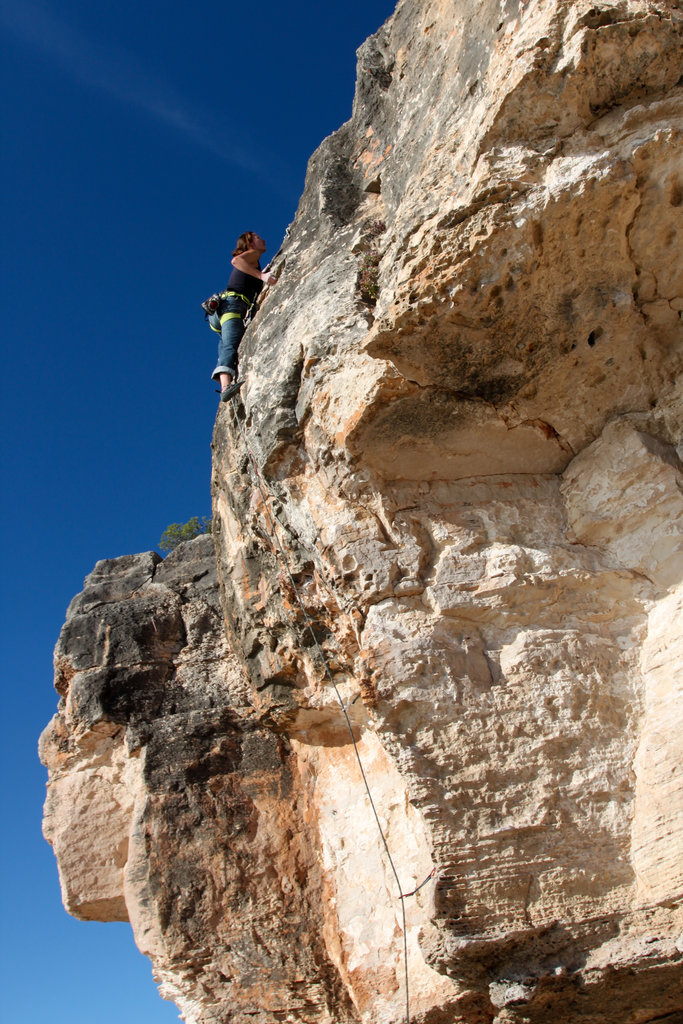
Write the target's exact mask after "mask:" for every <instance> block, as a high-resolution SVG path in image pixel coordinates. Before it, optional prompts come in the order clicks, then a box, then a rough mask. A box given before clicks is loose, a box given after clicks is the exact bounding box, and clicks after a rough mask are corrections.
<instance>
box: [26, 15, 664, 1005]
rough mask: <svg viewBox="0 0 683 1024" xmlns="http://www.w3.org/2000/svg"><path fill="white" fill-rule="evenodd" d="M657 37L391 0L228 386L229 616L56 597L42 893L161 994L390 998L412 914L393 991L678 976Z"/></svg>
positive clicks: (582, 993)
mask: <svg viewBox="0 0 683 1024" xmlns="http://www.w3.org/2000/svg"><path fill="white" fill-rule="evenodd" d="M682 40H683V12H681V10H680V5H679V4H678V3H674V2H668V0H667V2H664V3H659V4H656V5H653V4H651V3H649V2H647V0H606V2H605V3H603V4H602V5H601V6H600V7H599V8H596V7H594V6H592V5H591V4H589V3H587V2H583V0H540V2H538V3H534V4H516V3H508V4H505V5H503V6H501V5H500V4H498V3H497V2H496V3H494V2H493V0H483V2H482V3H480V4H477V5H472V4H465V3H464V2H462V0H432V2H428V0H421V2H414V0H401V2H400V3H399V5H398V7H397V9H396V12H395V14H394V16H393V18H392V19H390V20H389V21H388V22H387V23H386V25H385V26H383V28H382V29H380V31H379V32H378V33H377V34H376V35H375V36H374V37H372V38H371V39H370V40H368V41H367V43H366V44H364V46H363V47H361V49H360V50H359V53H358V85H357V91H356V99H355V102H354V111H353V117H352V119H351V121H350V122H349V123H348V124H346V125H344V126H343V127H342V128H341V129H340V130H339V131H338V132H337V133H335V135H333V136H331V137H330V138H329V139H327V140H325V142H324V143H323V144H322V146H321V147H320V148H319V150H318V151H317V152H316V153H315V154H314V155H313V157H312V158H311V161H310V164H309V171H308V176H307V183H306V188H305V191H304V194H303V196H302V199H301V203H300V206H299V210H298V213H297V217H296V219H295V221H294V223H293V225H292V226H291V229H290V231H289V233H288V238H287V240H286V242H285V244H284V245H283V248H282V250H281V252H280V253H279V254H278V255H277V257H276V259H275V261H274V264H275V267H276V269H281V270H282V271H283V273H282V277H281V279H280V281H279V283H278V285H277V286H276V287H274V288H272V289H271V290H270V292H269V294H267V295H266V297H265V299H264V301H263V303H262V308H261V310H260V312H259V315H258V318H257V319H256V321H255V322H254V325H253V326H252V327H250V328H249V330H248V332H247V334H246V335H245V339H244V341H243V343H242V348H241V350H240V358H241V365H242V368H243V371H244V373H245V375H246V380H247V383H246V385H245V387H244V388H243V389H242V392H241V401H240V403H238V404H237V405H236V410H237V411H236V412H235V411H234V410H233V408H232V407H230V406H221V407H220V408H219V411H218V416H217V421H216V427H215V432H214V461H213V494H214V532H213V540H214V542H215V545H216V554H217V564H218V577H219V582H220V590H221V602H222V617H223V623H224V626H225V634H224V633H223V630H222V625H221V623H220V622H219V618H218V610H217V608H218V606H217V603H216V601H215V599H213V598H212V599H211V600H210V601H209V599H208V598H207V596H206V593H205V594H204V597H201V598H200V597H199V596H193V595H194V589H193V588H195V587H196V586H197V585H198V584H197V579H194V578H193V580H192V581H190V582H188V581H187V580H186V581H185V582H182V579H184V577H182V578H181V576H182V574H181V575H180V576H175V577H172V578H171V577H169V576H168V574H169V573H171V567H169V568H168V569H165V570H164V571H163V572H162V570H161V569H160V568H155V567H154V566H153V567H152V570H153V571H152V574H151V575H152V578H151V579H148V580H147V581H146V582H145V580H144V575H145V568H144V565H143V564H142V563H140V564H138V562H136V561H135V560H133V562H132V563H125V565H124V564H122V566H120V567H119V568H120V569H121V570H122V571H121V573H120V574H119V575H121V577H122V578H125V577H126V576H130V579H128V581H127V582H125V579H124V581H123V582H122V581H121V579H119V575H117V573H118V570H116V571H115V572H114V573H113V577H114V578H113V579H109V580H108V582H107V586H109V587H113V588H114V590H113V591H112V592H111V593H112V597H111V598H110V599H109V602H106V601H105V602H104V605H103V606H100V605H101V600H100V598H101V595H98V591H97V587H98V586H99V584H98V579H97V574H96V577H95V578H93V579H91V580H90V582H89V584H88V586H87V587H86V590H85V591H84V594H83V595H81V596H80V597H79V598H77V599H75V603H74V604H73V605H72V608H71V610H70V616H69V619H68V620H67V624H66V626H65V633H64V635H63V638H62V641H60V645H58V650H57V683H58V689H59V691H60V693H61V694H62V695H63V707H62V710H61V712H60V716H59V718H58V722H57V724H56V725H54V726H53V727H52V730H51V733H50V735H51V736H53V737H54V742H53V741H52V740H50V742H49V743H47V744H46V747H45V757H46V759H47V760H48V762H49V764H50V769H51V782H50V797H49V802H48V809H49V817H48V824H47V826H46V827H47V830H48V833H49V835H50V836H52V837H53V841H54V843H55V848H56V850H57V853H58V856H59V859H60V869H61V873H62V879H63V886H64V891H65V900H66V901H67V902H68V903H69V906H70V908H72V909H73V910H74V911H75V912H78V908H79V907H85V908H88V912H89V913H93V914H94V913H104V910H103V909H97V908H98V907H99V908H106V907H110V908H111V907H115V908H116V912H117V913H122V912H123V903H125V909H126V911H127V913H128V915H129V918H130V920H131V922H132V924H133V928H134V931H135V934H136V939H137V941H138V943H139V944H140V946H141V948H143V949H144V950H145V951H146V952H147V953H148V954H149V955H150V957H151V958H152V960H153V963H154V965H155V971H156V973H157V976H158V978H159V979H160V980H161V981H162V983H163V991H164V992H165V994H167V995H168V996H170V997H172V998H174V999H175V1000H176V1001H177V1002H178V1005H179V1006H180V1007H181V1009H182V1011H183V1013H184V1016H185V1019H186V1020H187V1021H188V1022H192V1024H218V1022H219V1021H221V1022H222V1021H224V1020H228V1019H230V1020H235V1021H246V1020H249V1021H252V1022H256V1024H259V1022H262V1024H272V1021H273V1020H274V1019H275V1020H281V1021H289V1022H292V1024H294V1022H296V1024H300V1022H309V1021H310V1022H313V1021H315V1022H319V1021H327V1020H330V1021H331V1020H335V1021H346V1020H360V1021H363V1022H365V1024H371V1022H372V1024H375V1022H382V1024H385V1022H386V1024H388V1022H394V1021H395V1022H398V1021H400V1020H402V1019H405V1016H406V988H405V980H404V975H405V969H406V961H405V960H404V953H403V946H404V934H405V942H406V945H407V948H408V956H407V969H408V978H409V985H410V1004H411V1011H412V1012H411V1016H412V1019H413V1020H415V1021H421V1022H423V1024H451V1022H452V1024H482V1022H487V1024H493V1022H495V1024H503V1022H509V1024H512V1022H519V1024H521V1022H529V1024H532V1022H534V1024H536V1022H538V1024H550V1022H551V1021H552V1024H562V1022H568V1024H569V1022H572V1024H573V1022H576V1024H579V1022H580V1021H588V1020H590V1021H593V1022H595V1024H624V1022H625V1021H629V1022H631V1024H646V1022H648V1021H654V1020H671V1021H672V1022H673V1021H674V1020H677V1019H678V1017H679V1016H680V1014H681V1013H683V991H682V979H683V969H682V966H681V960H682V956H681V947H680V935H681V919H680V904H681V897H682V895H683V894H682V891H681V877H682V874H683V852H682V851H683V846H682V844H681V829H682V825H681V822H683V798H682V796H681V793H682V790H683V783H682V782H681V747H680V735H681V723H680V721H679V718H680V715H679V712H678V711H677V704H676V697H677V694H678V691H679V689H680V687H679V682H678V680H679V677H680V676H681V666H680V660H681V652H680V635H681V629H680V621H681V616H680V602H681V558H682V555H681V541H680V524H681V519H682V518H683V517H682V515H681V512H682V511H683V510H682V508H681V463H680V459H681V458H682V457H683V412H682V404H681V395H680V390H679V388H678V386H677V380H678V378H679V377H680V370H681V355H682V353H683V327H682V323H681V317H680V313H681V308H680V307H681V301H682V300H683V285H682V284H681V281H682V280H683V276H682V275H683V264H682V262H681V247H680V238H681V235H683V221H682V220H681V218H682V217H683V202H682V201H681V197H682V196H683V171H682V170H681V168H683V89H682V88H681V86H680V85H679V84H678V83H679V82H680V80H681V73H682V71H683V60H682V57H681V54H682V53H683V48H682V46H681V43H682ZM374 251H376V252H377V255H378V259H376V258H375V256H372V258H371V259H369V260H367V259H366V257H367V256H368V254H370V255H371V254H372V253H373V252H374ZM375 271H376V280H373V275H374V274H375ZM363 275H365V277H364V278H363ZM368 275H369V277H368ZM363 282H364V287H365V292H364V294H365V295H366V296H368V295H369V294H370V293H369V292H368V290H367V285H368V283H369V284H370V285H372V287H373V289H374V288H375V287H376V288H377V296H376V304H375V305H372V302H371V301H370V300H369V299H368V298H367V297H366V299H363V298H362V295H361V285H362V284H363ZM144 557H145V556H137V558H138V559H140V558H142V559H143V560H144ZM166 564H167V563H164V565H165V566H166ZM123 570H125V571H123ZM159 573H161V576H159ZM164 573H166V578H164ZM148 575H149V574H148ZM171 576H172V574H171ZM195 576H196V574H195ZM117 581H118V582H117ZM133 582H135V586H133V585H132V584H133ZM117 587H118V588H119V589H118V590H117V589H116V588H117ZM114 597H115V598H116V601H118V603H119V604H120V606H121V607H120V608H119V609H118V611H117V612H116V614H115V615H113V613H112V612H111V609H110V608H109V604H110V603H111V601H112V600H113V598H114ZM207 601H208V607H209V610H210V612H211V614H209V612H207V611H206V610H205V608H204V605H207ZM98 602H99V604H98ZM198 602H199V603H198ZM112 615H113V617H112ZM152 623H153V624H154V625H153V626H152V625H151V624H152ZM215 652H218V653H215ZM145 659H147V660H145ZM148 663H149V664H148ZM340 702H341V704H342V705H343V710H342V707H340ZM344 713H346V715H348V718H349V721H350V723H351V725H352V728H353V735H354V741H355V745H356V747H357V750H358V752H359V754H360V756H361V759H362V762H363V766H364V771H365V777H366V779H367V781H368V784H369V787H370V790H371V792H372V794H373V799H374V802H375V807H376V812H377V820H375V818H374V814H373V811H372V808H371V806H370V804H369V801H368V796H367V792H366V789H365V785H364V782H363V777H362V775H361V773H360V770H359V768H358V762H357V761H356V758H355V752H354V743H352V742H351V737H350V736H349V732H348V729H347V728H346V724H345V716H344ZM116 727H120V728H121V729H125V736H126V747H125V755H124V748H123V747H122V746H121V745H120V744H121V743H122V740H119V739H118V734H115V729H116ZM98 730H99V733H98ZM117 742H118V743H119V746H117ZM94 748H95V749H96V758H99V761H98V762H97V764H96V763H95V761H93V760H92V757H93V755H92V750H93V749H94ZM110 748H111V749H110ZM97 751H99V753H97ZM70 758H71V760H70ZM127 758H128V760H127ZM100 762H101V764H102V766H104V767H102V768H100ZM79 766H80V767H81V769H82V770H81V772H80V774H81V776H82V779H81V782H82V785H83V787H84V788H83V790H82V791H81V789H80V784H78V785H77V784H76V782H75V781H74V778H75V776H74V772H75V771H77V770H78V768H79ZM95 789H96V790H97V796H96V797H95V796H93V803H92V806H93V808H94V809H95V812H96V815H97V817H98V820H99V818H100V817H101V816H102V815H103V814H110V818H111V820H110V828H109V830H103V831H102V836H103V837H108V838H106V842H104V841H103V842H102V843H101V844H100V847H101V848H100V849H99V851H98V853H97V858H96V861H97V863H98V864H99V865H101V866H100V867H98V877H99V878H101V885H100V886H98V885H94V884H92V879H88V878H87V877H86V873H85V872H84V871H83V870H82V866H81V860H82V858H83V857H84V855H85V854H84V853H83V850H84V848H85V846H86V844H88V843H89V842H91V841H94V840H91V839H90V838H89V836H92V835H94V833H95V832H96V829H97V826H96V825H95V824H86V823H84V824H83V825H82V826H79V828H78V829H76V830H75V831H74V833H73V835H74V842H73V845H72V846H70V839H69V835H70V831H69V828H68V821H69V813H70V811H69V810H68V808H70V807H73V808H75V809H76V811H78V809H79V808H80V807H81V806H83V807H85V800H86V797H87V794H88V793H91V792H94V791H95ZM60 822H61V823H60ZM378 823H379V825H381V827H382V833H383V835H384V838H385V840H386V843H387V847H388V850H389V852H390V854H391V858H392V862H393V865H394V869H392V867H391V863H390V862H389V860H388V857H387V851H386V849H385V848H384V845H383V840H382V837H381V835H380V833H379V831H378V827H377V825H378ZM76 839H77V840H78V841H76ZM124 858H125V863H124ZM121 864H123V872H122V873H123V882H122V883H121V879H120V875H118V874H117V872H120V871H121ZM432 869H435V874H434V877H433V879H431V880H429V881H427V884H426V885H425V886H424V887H423V888H422V889H420V891H419V893H417V894H416V895H414V896H410V897H408V898H407V899H406V900H403V901H402V900H401V899H400V896H401V892H400V891H399V890H402V891H403V893H405V892H409V891H410V890H412V889H413V888H415V887H416V885H418V884H419V883H420V882H422V881H424V880H425V879H429V876H430V873H431V871H432ZM394 870H395V872H396V875H395V874H394ZM396 876H398V880H397V877H396ZM121 885H122V886H123V889H122V890H121ZM122 891H123V903H122V896H121V892H122ZM92 908H95V909H92ZM403 910H405V914H406V925H405V933H404V925H403V913H402V911H403Z"/></svg>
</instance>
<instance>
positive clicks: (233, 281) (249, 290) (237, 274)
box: [226, 263, 263, 303]
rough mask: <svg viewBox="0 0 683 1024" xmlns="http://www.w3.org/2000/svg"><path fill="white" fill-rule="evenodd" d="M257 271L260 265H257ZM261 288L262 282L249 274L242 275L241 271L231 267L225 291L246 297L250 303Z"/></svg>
mask: <svg viewBox="0 0 683 1024" xmlns="http://www.w3.org/2000/svg"><path fill="white" fill-rule="evenodd" d="M258 269H259V270H260V269H261V264H260V263H259V265H258ZM262 288H263V281H259V279H258V278H257V277H252V276H251V274H244V273H242V271H241V270H238V269H237V267H233V268H232V273H231V274H230V279H229V280H228V285H227V288H226V291H228V292H239V294H240V295H246V297H247V298H248V299H249V302H250V303H251V302H253V301H254V299H255V298H256V296H257V295H258V294H259V292H260V291H261V289H262Z"/></svg>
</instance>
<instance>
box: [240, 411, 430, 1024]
mask: <svg viewBox="0 0 683 1024" xmlns="http://www.w3.org/2000/svg"><path fill="white" fill-rule="evenodd" d="M230 404H231V406H232V412H233V416H234V418H235V423H236V425H237V429H238V430H239V432H240V435H241V437H242V442H243V444H244V447H245V449H246V452H247V455H248V457H249V462H250V464H251V468H252V471H253V474H254V479H255V480H256V485H257V487H258V489H259V492H260V494H261V500H262V501H263V507H264V509H265V510H266V515H267V517H268V522H269V525H270V529H271V533H272V536H273V538H274V540H275V543H276V544H277V547H278V549H279V551H280V558H279V559H278V561H279V562H280V564H281V565H282V568H283V569H284V570H285V572H286V573H287V576H288V577H289V582H290V584H291V587H292V590H293V592H294V595H295V597H296V602H297V604H298V605H299V608H300V609H301V612H302V615H303V617H304V622H305V625H306V628H307V630H308V632H309V633H310V635H311V638H312V640H313V644H314V646H315V648H316V650H317V652H318V654H319V656H320V660H321V661H322V664H323V666H324V669H325V675H326V676H327V678H328V679H329V681H330V683H331V684H332V687H333V689H334V693H335V696H336V698H337V701H338V702H339V707H340V708H341V711H342V714H343V716H344V720H345V722H346V727H347V729H348V730H349V735H350V737H351V742H352V744H353V750H354V753H355V755H356V761H357V762H358V767H359V769H360V773H361V776H362V779H363V785H364V786H365V792H366V793H367V797H368V800H369V801H370V806H371V808H372V813H373V815H374V816H375V823H376V825H377V831H378V832H379V835H380V838H381V840H382V845H383V846H384V851H385V853H386V855H387V860H388V861H389V864H390V865H391V870H392V873H393V876H394V880H395V882H396V887H397V889H398V898H399V900H400V903H401V919H402V928H403V966H404V978H405V988H406V1024H410V992H409V988H408V932H407V928H406V912H405V903H404V900H405V899H406V898H407V897H408V896H414V895H415V893H417V892H419V890H420V889H421V888H422V887H423V886H424V885H426V884H427V882H428V881H429V880H430V878H433V876H434V874H435V872H436V868H433V869H432V871H431V872H430V874H429V875H427V877H426V878H425V880H424V882H422V883H421V884H420V885H418V887H417V888H416V889H413V891H412V892H406V893H404V892H403V887H402V885H401V882H400V880H399V877H398V872H397V871H396V866H395V864H394V861H393V858H392V856H391V853H390V852H389V846H388V844H387V840H386V837H385V835H384V830H383V828H382V825H381V822H380V820H379V815H378V813H377V808H376V807H375V801H374V800H373V798H372V793H371V791H370V785H369V783H368V780H367V776H366V774H365V769H364V768H363V762H362V760H361V756H360V751H359V750H358V746H357V744H356V738H355V736H354V735H353V728H352V726H351V720H350V718H349V716H348V714H347V711H346V707H345V705H344V701H343V700H342V696H341V693H340V692H339V689H338V688H337V684H336V683H335V681H334V677H333V675H332V672H331V671H330V667H329V665H328V663H327V658H326V657H325V655H324V653H323V650H322V648H321V646H320V644H319V643H318V638H317V636H316V635H315V630H314V629H313V623H312V622H311V619H310V617H309V615H308V612H307V611H306V609H305V607H304V604H303V601H302V600H301V597H300V595H299V588H298V587H297V585H296V583H295V581H294V578H293V576H292V573H291V571H290V568H289V563H288V561H287V555H286V554H285V550H284V548H283V546H282V544H281V542H280V538H279V537H278V534H277V529H276V526H275V520H274V518H273V515H272V513H271V511H270V506H269V505H268V501H267V499H266V495H265V493H264V487H265V486H266V485H265V484H264V482H263V478H262V476H261V474H260V472H259V468H258V466H257V465H256V460H255V458H254V456H253V453H252V451H251V448H250V447H249V442H248V441H247V436H246V433H245V431H244V428H243V426H242V423H241V421H240V418H239V416H238V414H237V405H236V401H235V398H232V399H231V400H230Z"/></svg>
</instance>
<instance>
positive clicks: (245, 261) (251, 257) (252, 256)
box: [231, 249, 277, 284]
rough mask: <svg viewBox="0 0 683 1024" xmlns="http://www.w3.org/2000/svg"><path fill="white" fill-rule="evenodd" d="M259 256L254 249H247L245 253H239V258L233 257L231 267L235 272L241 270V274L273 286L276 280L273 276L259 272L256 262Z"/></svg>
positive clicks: (264, 271)
mask: <svg viewBox="0 0 683 1024" xmlns="http://www.w3.org/2000/svg"><path fill="white" fill-rule="evenodd" d="M260 255H261V254H260V253H259V252H257V251H256V250H255V249H247V251H246V252H241V253H240V254H239V256H233V258H232V261H231V262H232V265H233V267H234V268H235V269H236V270H241V271H242V273H243V274H248V275H249V277H255V278H257V279H258V280H259V281H263V282H264V284H275V282H276V281H277V278H276V277H275V276H274V275H273V274H271V273H269V272H268V271H267V270H259V268H258V261H259V256H260Z"/></svg>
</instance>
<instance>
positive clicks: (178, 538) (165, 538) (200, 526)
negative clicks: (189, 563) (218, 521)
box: [159, 516, 211, 553]
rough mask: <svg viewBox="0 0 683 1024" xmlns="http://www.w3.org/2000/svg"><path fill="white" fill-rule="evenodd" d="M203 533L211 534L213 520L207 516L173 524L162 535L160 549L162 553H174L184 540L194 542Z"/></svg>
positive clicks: (193, 517)
mask: <svg viewBox="0 0 683 1024" xmlns="http://www.w3.org/2000/svg"><path fill="white" fill-rule="evenodd" d="M202 533H211V520H210V519H207V517H206V516H202V517H201V519H200V518H199V516H192V518H191V519H188V521H187V522H186V523H171V524H170V526H167V527H166V529H165V530H164V532H163V533H162V535H161V540H160V541H159V547H160V549H161V550H162V551H165V552H167V553H168V552H169V551H173V548H177V547H178V545H179V544H182V542H183V541H184V540H193V539H194V538H195V537H199V536H200V534H202Z"/></svg>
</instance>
